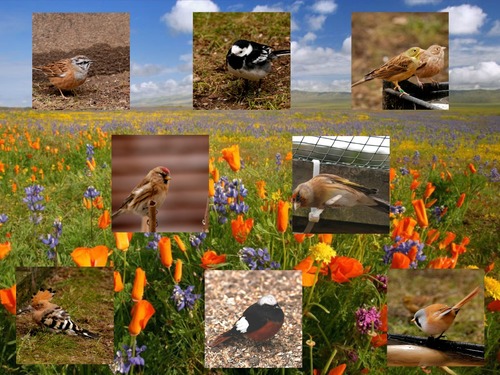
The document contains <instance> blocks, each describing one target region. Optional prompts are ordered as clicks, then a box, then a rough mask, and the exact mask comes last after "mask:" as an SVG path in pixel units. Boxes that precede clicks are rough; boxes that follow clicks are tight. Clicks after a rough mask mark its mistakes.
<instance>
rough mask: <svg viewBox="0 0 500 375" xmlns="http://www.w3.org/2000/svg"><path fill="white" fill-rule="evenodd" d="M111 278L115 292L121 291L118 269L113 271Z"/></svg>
mask: <svg viewBox="0 0 500 375" xmlns="http://www.w3.org/2000/svg"><path fill="white" fill-rule="evenodd" d="M113 279H114V284H115V292H121V291H122V290H123V281H122V275H121V274H120V272H118V271H114V272H113Z"/></svg>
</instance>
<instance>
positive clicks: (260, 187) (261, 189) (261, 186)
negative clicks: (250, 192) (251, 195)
mask: <svg viewBox="0 0 500 375" xmlns="http://www.w3.org/2000/svg"><path fill="white" fill-rule="evenodd" d="M255 185H256V186H257V196H258V197H259V198H260V199H265V198H266V194H267V193H266V182H265V181H262V180H260V181H257V182H256V183H255Z"/></svg>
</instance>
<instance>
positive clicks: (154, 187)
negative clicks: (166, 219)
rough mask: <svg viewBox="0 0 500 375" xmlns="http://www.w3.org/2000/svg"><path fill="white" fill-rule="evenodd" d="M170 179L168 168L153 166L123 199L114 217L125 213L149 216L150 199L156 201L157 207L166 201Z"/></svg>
mask: <svg viewBox="0 0 500 375" xmlns="http://www.w3.org/2000/svg"><path fill="white" fill-rule="evenodd" d="M170 180H171V177H170V171H169V169H168V168H166V167H156V168H153V169H152V170H150V171H149V173H148V174H147V175H146V177H144V179H143V180H142V181H141V182H140V183H139V184H138V185H137V186H136V187H135V188H134V189H133V190H132V192H131V193H130V195H129V196H128V197H127V198H126V199H125V200H124V201H123V203H122V205H121V206H120V208H119V209H118V211H116V212H115V213H114V214H113V215H112V218H116V217H118V216H120V215H122V214H124V213H133V214H136V215H139V216H147V215H148V212H149V202H150V201H152V200H153V201H155V202H156V207H157V208H159V207H160V206H161V205H162V204H163V202H165V198H166V197H167V193H168V188H169V186H170V183H169V181H170Z"/></svg>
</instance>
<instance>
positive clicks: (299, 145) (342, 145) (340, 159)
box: [292, 136, 390, 170]
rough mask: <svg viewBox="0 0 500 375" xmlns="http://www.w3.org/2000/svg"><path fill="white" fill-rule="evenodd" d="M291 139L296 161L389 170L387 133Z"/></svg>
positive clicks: (296, 137) (388, 140)
mask: <svg viewBox="0 0 500 375" xmlns="http://www.w3.org/2000/svg"><path fill="white" fill-rule="evenodd" d="M292 141H293V145H292V152H293V158H294V159H295V160H309V161H311V160H314V159H317V160H319V161H320V162H321V163H330V164H341V165H350V166H357V167H365V168H373V169H384V170H388V169H389V164H390V137H388V136H320V137H315V136H294V137H293V139H292Z"/></svg>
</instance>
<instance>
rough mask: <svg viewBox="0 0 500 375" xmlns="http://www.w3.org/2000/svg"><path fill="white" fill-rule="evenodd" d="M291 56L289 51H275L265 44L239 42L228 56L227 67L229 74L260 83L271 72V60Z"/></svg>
mask: <svg viewBox="0 0 500 375" xmlns="http://www.w3.org/2000/svg"><path fill="white" fill-rule="evenodd" d="M289 54H290V50H289V49H284V50H279V51H273V49H272V48H271V47H269V46H266V45H264V44H259V43H256V42H250V41H248V40H238V41H236V42H234V44H233V45H232V46H231V48H230V49H229V52H228V53H227V55H226V65H227V69H228V70H229V72H230V73H232V74H233V75H235V76H236V77H240V78H245V79H247V80H250V81H260V80H261V79H262V78H264V77H265V76H266V75H267V74H268V73H269V72H270V71H271V66H272V65H271V60H274V59H277V58H278V57H280V56H286V55H289ZM247 83H248V82H247Z"/></svg>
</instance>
